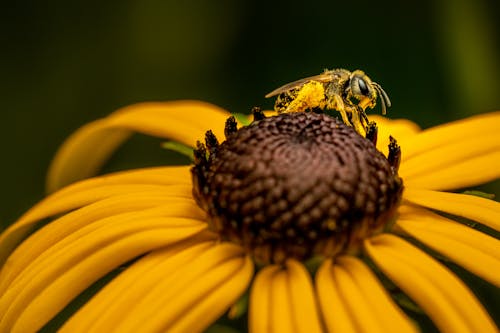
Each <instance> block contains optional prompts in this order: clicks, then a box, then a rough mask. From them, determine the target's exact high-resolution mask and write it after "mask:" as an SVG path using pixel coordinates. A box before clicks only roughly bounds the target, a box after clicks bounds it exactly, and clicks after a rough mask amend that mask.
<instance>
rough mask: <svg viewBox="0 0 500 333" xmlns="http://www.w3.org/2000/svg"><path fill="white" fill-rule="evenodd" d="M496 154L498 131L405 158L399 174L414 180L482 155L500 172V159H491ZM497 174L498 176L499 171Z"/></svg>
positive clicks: (499, 151) (499, 140)
mask: <svg viewBox="0 0 500 333" xmlns="http://www.w3.org/2000/svg"><path fill="white" fill-rule="evenodd" d="M498 154H500V131H496V132H487V133H483V134H481V135H476V136H473V137H467V140H460V141H457V142H448V143H446V144H443V145H442V146H439V147H435V148H434V149H431V150H429V151H427V152H425V153H422V154H419V155H416V156H415V157H413V158H411V157H410V158H405V159H404V161H403V162H402V163H401V167H400V169H399V174H400V176H401V177H403V179H405V180H409V179H416V178H418V177H419V176H422V175H424V176H425V175H427V174H429V173H432V172H433V171H434V170H439V169H441V168H446V167H449V166H453V165H455V164H456V163H458V162H462V161H464V160H468V159H471V158H475V157H481V156H482V155H487V156H490V159H491V162H490V163H488V165H490V166H492V167H494V168H495V169H496V170H500V159H497V160H495V159H492V157H494V156H498ZM495 166H496V167H495ZM478 167H479V165H478ZM474 171H477V170H474ZM498 174H499V175H500V171H498Z"/></svg>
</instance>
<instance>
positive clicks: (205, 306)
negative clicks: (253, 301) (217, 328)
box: [168, 256, 253, 333]
mask: <svg viewBox="0 0 500 333" xmlns="http://www.w3.org/2000/svg"><path fill="white" fill-rule="evenodd" d="M233 261H235V260H233ZM239 261H242V260H241V259H240V260H239ZM234 264H236V262H235V263H233V265H234ZM211 273H212V274H214V272H211ZM252 275H253V262H252V259H251V258H250V257H248V256H247V257H245V259H244V264H243V265H241V266H240V269H239V270H238V271H237V272H234V273H232V274H231V275H230V276H228V277H227V278H226V277H224V278H222V279H219V281H218V282H219V286H218V288H217V289H216V290H213V291H211V292H210V294H209V295H204V296H203V298H200V299H199V300H196V301H195V302H196V303H195V305H194V306H193V307H192V308H190V309H189V311H187V313H185V314H182V315H180V317H179V321H177V322H175V324H174V325H172V327H169V328H168V331H169V332H172V333H175V332H202V331H203V330H204V329H206V328H207V327H208V326H209V325H210V324H211V323H213V322H214V321H215V320H216V319H217V317H219V316H220V315H221V314H222V313H224V311H226V310H227V309H228V308H229V306H231V304H232V303H234V302H235V301H237V300H238V297H240V296H241V294H243V293H244V292H245V289H246V288H247V287H248V285H249V284H250V280H251V278H252ZM209 278H210V275H208V274H207V276H206V277H203V279H204V283H206V280H207V279H209ZM182 299H183V300H184V298H182ZM207 313H210V314H211V316H207Z"/></svg>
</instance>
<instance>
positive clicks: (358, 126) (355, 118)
mask: <svg viewBox="0 0 500 333" xmlns="http://www.w3.org/2000/svg"><path fill="white" fill-rule="evenodd" d="M359 113H360V112H359V110H353V111H352V125H353V126H354V129H355V130H356V132H358V133H359V134H360V135H361V136H362V137H366V130H365V126H363V124H362V122H361V120H360V118H359Z"/></svg>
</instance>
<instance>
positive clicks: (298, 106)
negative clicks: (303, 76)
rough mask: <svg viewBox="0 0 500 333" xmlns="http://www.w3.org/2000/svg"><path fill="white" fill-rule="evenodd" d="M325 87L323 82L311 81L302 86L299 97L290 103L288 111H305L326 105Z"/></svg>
mask: <svg viewBox="0 0 500 333" xmlns="http://www.w3.org/2000/svg"><path fill="white" fill-rule="evenodd" d="M324 104H325V87H324V85H323V84H322V83H321V82H318V81H309V82H307V83H306V84H304V85H303V86H302V88H300V91H299V92H298V94H297V97H296V98H295V99H294V100H293V101H292V102H291V103H290V104H289V105H288V107H287V112H303V111H305V110H307V109H314V108H321V109H322V108H324V107H325V105H324Z"/></svg>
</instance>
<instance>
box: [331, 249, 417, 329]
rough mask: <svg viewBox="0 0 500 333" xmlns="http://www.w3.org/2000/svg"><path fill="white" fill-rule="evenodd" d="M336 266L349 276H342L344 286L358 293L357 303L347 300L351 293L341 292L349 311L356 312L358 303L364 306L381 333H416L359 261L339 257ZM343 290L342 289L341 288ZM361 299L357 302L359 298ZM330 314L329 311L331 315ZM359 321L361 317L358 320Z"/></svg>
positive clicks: (382, 287) (380, 285) (413, 326)
mask: <svg viewBox="0 0 500 333" xmlns="http://www.w3.org/2000/svg"><path fill="white" fill-rule="evenodd" d="M336 267H340V268H342V270H343V271H344V272H345V273H347V274H348V275H349V276H348V277H347V276H346V277H345V280H346V281H345V282H347V284H346V286H345V287H348V286H349V285H350V286H351V288H352V290H358V291H359V292H358V293H355V294H359V295H358V297H357V298H358V300H357V301H355V299H354V298H353V299H351V298H350V297H348V296H349V295H348V294H351V293H352V290H351V291H350V290H347V289H345V291H344V293H345V294H346V296H347V297H345V300H346V302H348V303H349V304H350V305H351V308H352V311H353V312H355V311H357V307H358V304H362V303H366V307H367V308H368V309H370V311H371V312H373V314H374V315H375V318H376V320H377V324H380V326H381V327H382V330H383V331H384V332H394V333H400V332H401V333H402V332H413V333H417V332H419V331H418V329H417V327H416V326H415V325H414V324H413V322H412V321H411V320H410V319H409V318H408V317H407V316H406V315H405V314H404V312H403V311H402V310H401V309H400V308H399V307H398V306H397V305H396V304H395V303H394V302H393V300H392V299H391V297H390V296H389V294H388V293H387V292H386V290H385V288H384V286H383V285H382V284H381V283H380V282H379V281H378V280H377V278H376V277H375V275H374V274H373V273H372V272H371V271H370V269H369V268H368V267H367V266H366V265H365V264H364V263H363V262H362V261H361V260H359V259H357V258H356V257H352V256H341V257H339V258H338V259H337V265H336ZM342 290H344V288H342ZM359 296H361V299H359ZM333 313H334V311H332V315H333ZM361 318H363V317H361Z"/></svg>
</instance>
